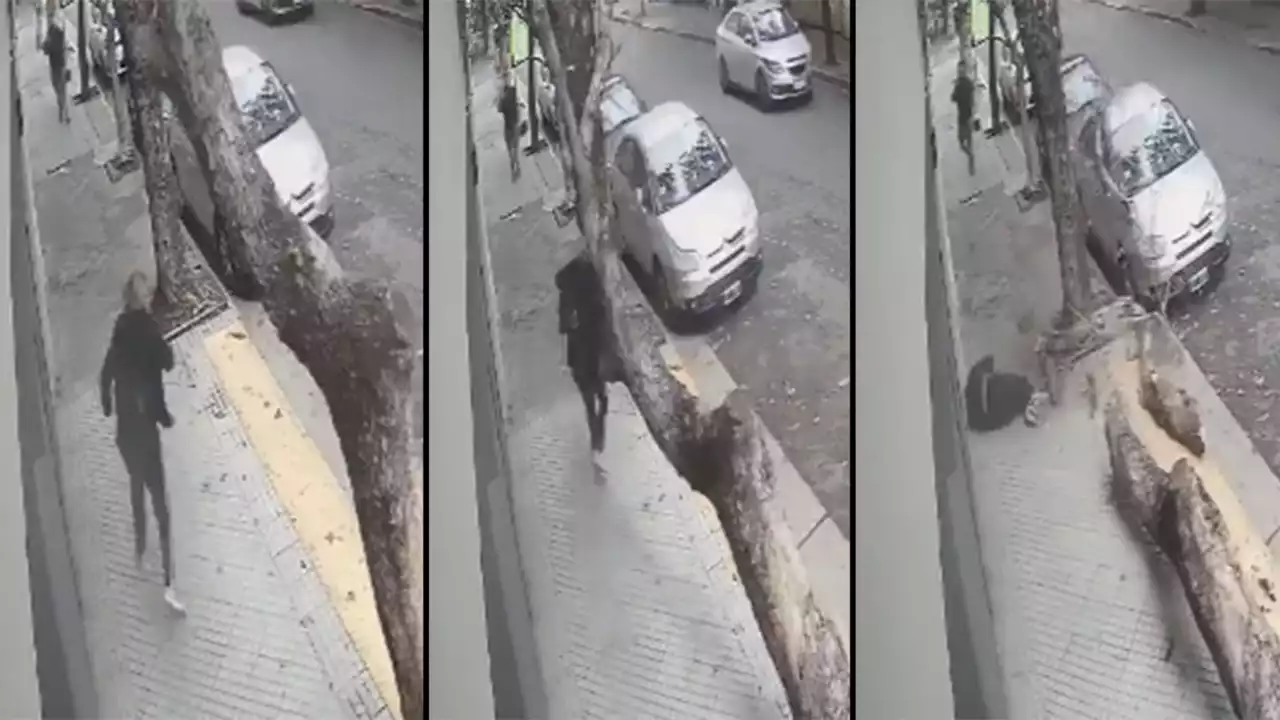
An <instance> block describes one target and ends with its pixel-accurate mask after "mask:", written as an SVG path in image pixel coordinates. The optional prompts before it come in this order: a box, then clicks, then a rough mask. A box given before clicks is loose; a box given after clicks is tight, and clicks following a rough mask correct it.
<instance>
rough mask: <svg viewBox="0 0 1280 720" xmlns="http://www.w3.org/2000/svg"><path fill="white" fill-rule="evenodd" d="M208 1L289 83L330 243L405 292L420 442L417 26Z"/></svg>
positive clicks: (219, 28)
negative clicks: (329, 212)
mask: <svg viewBox="0 0 1280 720" xmlns="http://www.w3.org/2000/svg"><path fill="white" fill-rule="evenodd" d="M205 8H206V11H207V12H208V14H209V17H210V19H211V20H212V22H213V26H214V29H215V31H216V32H217V34H218V39H219V41H220V42H221V43H222V44H223V46H224V47H225V46H228V45H248V46H250V47H252V48H254V49H255V50H257V52H258V53H259V54H260V55H261V56H262V57H264V58H266V59H267V60H268V61H269V62H270V63H271V64H272V65H274V66H275V68H276V70H277V71H278V72H279V73H280V75H281V76H282V77H283V78H284V79H285V81H286V82H288V83H290V84H291V85H293V89H294V92H295V93H296V95H297V97H298V102H299V104H300V105H301V107H302V111H303V113H304V114H305V115H306V117H307V119H308V120H309V121H310V122H311V125H312V127H314V128H315V131H316V134H317V135H319V136H320V142H321V143H322V144H323V145H324V149H325V152H326V154H327V155H328V157H329V163H330V166H331V170H330V172H331V180H332V182H333V187H334V193H335V213H336V223H337V224H336V227H335V229H334V232H333V235H332V236H331V237H330V244H331V246H332V247H333V248H334V250H335V251H336V253H337V255H338V259H339V260H340V261H341V263H342V265H343V267H344V268H345V269H347V270H348V271H349V272H352V273H355V274H361V275H367V276H372V277H379V278H384V279H386V280H388V281H390V282H391V283H392V284H393V285H394V286H395V287H396V288H397V289H399V290H400V291H401V292H402V293H403V296H404V297H405V298H406V300H407V301H408V302H407V303H406V307H405V308H404V309H403V310H404V312H403V317H402V319H403V323H404V326H405V327H406V328H407V329H408V330H409V331H410V333H411V335H412V338H413V342H414V347H416V348H417V349H418V350H419V355H418V359H417V362H416V365H417V367H416V369H415V373H414V381H413V394H414V422H415V432H414V436H415V438H416V440H417V442H418V444H419V446H421V439H422V435H423V419H422V418H423V414H422V397H423V392H422V363H423V360H422V353H421V349H422V328H423V269H424V267H425V266H424V256H423V214H424V212H425V207H426V204H425V201H424V198H425V192H426V190H425V187H426V185H425V183H424V180H423V163H424V159H423V158H424V151H423V129H424V128H425V127H426V126H425V124H424V102H423V100H424V98H423V95H422V88H423V87H424V82H425V74H424V65H425V63H424V57H425V45H424V42H423V35H422V32H421V31H419V30H415V29H411V28H408V27H406V26H403V25H400V24H397V23H395V22H393V21H391V20H387V19H385V18H382V17H378V16H375V15H372V14H369V13H366V12H364V11H361V10H357V9H355V8H353V7H350V6H349V5H346V4H343V3H340V2H325V3H321V7H319V9H318V10H317V12H316V13H315V15H314V16H313V17H311V18H307V19H304V20H302V21H300V22H297V23H293V24H287V25H279V26H274V27H273V26H269V25H267V24H265V23H264V22H263V21H262V20H260V19H258V18H255V17H246V16H242V15H240V14H239V13H238V12H237V11H236V8H235V3H233V2H230V1H229V0H208V1H207V2H205Z"/></svg>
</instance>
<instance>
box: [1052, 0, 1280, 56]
mask: <svg viewBox="0 0 1280 720" xmlns="http://www.w3.org/2000/svg"><path fill="white" fill-rule="evenodd" d="M1077 1H1078V2H1088V3H1093V4H1095V5H1102V6H1103V7H1109V8H1111V9H1113V10H1119V11H1121V12H1133V13H1138V14H1141V15H1146V16H1148V17H1152V18H1155V19H1157V20H1163V21H1165V22H1171V23H1176V24H1178V25H1182V26H1183V27H1185V28H1188V29H1190V30H1194V31H1196V32H1202V33H1209V34H1217V35H1222V36H1225V37H1230V38H1233V39H1237V40H1239V41H1241V42H1243V43H1245V44H1246V45H1249V46H1250V47H1253V48H1254V49H1256V50H1260V51H1262V52H1266V53H1271V54H1272V55H1280V3H1276V2H1275V1H1274V0H1235V1H1233V2H1215V1H1214V0H1210V1H1209V2H1207V3H1206V4H1205V7H1206V12H1205V14H1204V15H1200V16H1198V17H1191V16H1188V15H1187V10H1188V9H1189V8H1190V3H1189V2H1188V1H1187V0H1077Z"/></svg>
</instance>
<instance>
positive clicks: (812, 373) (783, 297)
mask: <svg viewBox="0 0 1280 720" xmlns="http://www.w3.org/2000/svg"><path fill="white" fill-rule="evenodd" d="M614 30H615V37H616V38H617V40H618V41H619V42H620V43H621V46H622V51H621V54H620V56H619V57H618V59H617V60H616V61H615V63H614V69H615V70H616V71H618V72H621V73H622V74H624V75H625V76H626V77H627V78H628V80H630V81H631V84H632V85H633V86H634V87H635V89H636V91H637V92H638V93H639V94H640V95H641V96H642V97H644V98H645V99H646V100H648V101H649V102H650V103H651V104H657V103H660V102H664V101H667V100H680V101H683V102H684V103H686V104H688V105H689V106H690V107H692V108H693V109H694V110H696V111H698V112H699V113H701V114H702V115H703V117H705V118H706V119H707V121H708V122H709V123H710V124H711V126H712V127H714V128H715V129H716V130H717V131H718V132H719V133H720V134H721V135H722V136H723V137H724V138H725V139H726V140H727V141H728V144H729V153H730V155H731V156H732V158H733V160H734V162H735V163H737V165H738V168H739V169H740V170H741V172H742V175H743V177H744V178H746V181H747V184H748V185H750V187H751V189H752V192H753V193H754V194H755V198H756V204H757V205H758V206H759V208H760V227H761V231H762V235H763V237H764V239H765V269H764V274H763V276H762V278H761V284H760V292H759V294H758V295H756V296H755V297H754V298H751V299H750V301H749V302H747V303H746V304H744V305H742V306H741V307H740V308H739V309H737V310H736V311H735V312H733V313H732V314H729V315H727V316H725V317H722V318H719V322H717V323H714V324H712V325H711V326H710V328H709V329H707V331H706V333H705V335H704V339H705V340H706V342H707V343H708V344H709V345H710V346H711V348H713V349H714V351H715V354H716V356H717V357H718V358H719V360H720V362H721V364H723V365H724V367H725V368H726V369H727V370H728V372H729V373H730V374H731V375H732V376H733V378H734V380H735V381H736V382H737V384H738V385H739V386H741V387H743V388H745V389H746V390H747V392H749V393H750V395H751V397H752V398H753V400H754V401H755V405H756V409H757V411H758V412H759V414H760V416H761V418H762V419H763V420H764V422H765V424H766V425H767V426H768V428H769V429H770V431H772V433H773V434H774V435H775V436H776V437H777V438H778V441H779V442H780V443H781V445H782V447H783V449H784V450H785V452H786V454H787V457H788V458H789V459H790V460H791V462H792V463H793V464H795V466H796V467H797V469H798V470H799V471H800V473H801V475H803V476H804V478H805V480H806V481H807V482H808V483H809V484H810V485H811V486H812V487H813V489H814V491H815V493H816V494H817V495H818V497H819V498H820V499H821V501H822V503H823V505H824V506H825V507H826V509H827V510H828V511H829V512H830V513H831V515H832V517H833V518H834V519H835V521H836V524H837V525H838V526H839V527H840V529H841V531H842V532H843V533H844V534H845V535H846V536H848V534H849V502H850V500H849V497H850V496H849V481H850V470H849V437H850V432H851V427H850V424H849V397H850V384H849V377H850V371H851V369H850V347H851V342H852V341H851V336H850V329H851V328H850V325H851V323H852V313H851V308H850V302H851V300H850V298H851V291H852V288H851V285H850V283H851V280H850V278H851V273H852V265H851V260H850V258H851V254H850V251H851V248H850V245H849V242H850V240H849V239H850V233H851V231H852V229H851V227H850V221H851V212H852V211H851V206H850V201H849V185H850V180H849V178H850V177H851V176H852V172H851V167H850V159H851V152H852V145H851V144H850V143H851V141H850V128H851V127H852V117H851V112H852V109H851V107H850V102H849V97H848V95H847V94H845V93H844V92H843V91H841V90H838V89H836V88H835V87H833V86H830V85H827V84H825V83H823V82H821V81H817V82H815V97H814V100H813V102H812V103H811V104H809V105H807V106H802V107H790V108H786V109H781V110H777V111H773V112H761V111H760V110H758V109H757V108H756V107H755V106H754V105H752V104H751V103H750V101H748V100H746V99H743V98H740V97H735V96H727V95H724V94H723V93H721V92H720V87H719V83H718V82H717V78H716V66H715V54H714V51H713V49H712V47H711V46H710V45H708V44H705V43H700V42H697V41H693V40H689V39H686V38H681V37H677V36H673V35H666V34H662V33H655V32H650V31H646V30H640V29H637V28H634V27H630V26H624V25H619V24H615V25H614Z"/></svg>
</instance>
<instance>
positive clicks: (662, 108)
mask: <svg viewBox="0 0 1280 720" xmlns="http://www.w3.org/2000/svg"><path fill="white" fill-rule="evenodd" d="M617 133H618V137H619V140H618V141H617V146H616V149H615V150H614V153H613V157H612V158H611V161H610V164H609V190H610V195H611V197H612V200H613V204H614V208H615V212H616V213H617V219H618V223H619V225H618V227H619V229H620V230H621V234H622V238H623V246H624V248H625V249H626V251H627V254H629V255H630V256H631V257H632V258H634V259H635V260H636V262H637V264H638V265H639V266H640V268H641V269H642V270H643V271H645V272H646V273H647V274H648V275H649V277H650V278H651V279H652V280H653V284H654V290H655V293H654V294H655V296H656V300H657V302H658V304H659V305H660V308H659V309H660V310H661V311H662V312H663V314H664V315H665V316H667V317H669V318H670V317H674V316H676V315H679V314H684V313H689V314H698V313H702V312H705V311H708V310H712V309H714V308H716V307H720V306H725V305H728V304H730V303H733V302H734V301H736V300H738V298H740V297H742V296H744V295H749V294H750V293H751V292H752V291H753V290H754V289H755V285H756V281H757V280H758V278H759V276H760V270H761V268H762V267H763V259H762V251H761V243H760V227H759V211H758V210H757V209H756V202H755V198H754V197H753V196H752V194H751V189H750V188H748V187H747V183H746V181H745V180H743V179H742V175H741V173H739V172H738V169H737V168H736V167H735V166H734V164H733V161H732V159H730V157H729V151H728V148H727V147H726V146H725V143H724V140H723V139H721V138H720V136H719V135H717V134H716V132H715V131H714V130H712V129H711V126H710V125H708V124H707V121H706V120H704V119H702V117H701V116H699V115H698V114H697V113H695V112H694V111H693V110H691V109H690V108H689V107H688V106H687V105H685V104H684V103H680V102H667V103H663V104H661V105H659V106H657V107H655V108H653V109H652V110H650V111H648V112H646V113H644V114H643V115H641V116H639V117H637V118H635V119H633V120H631V121H630V122H628V123H627V124H625V125H623V126H621V127H620V128H618V129H617Z"/></svg>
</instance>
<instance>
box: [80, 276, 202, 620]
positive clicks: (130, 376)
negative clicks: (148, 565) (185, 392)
mask: <svg viewBox="0 0 1280 720" xmlns="http://www.w3.org/2000/svg"><path fill="white" fill-rule="evenodd" d="M148 288H149V285H148V282H147V279H146V277H145V276H144V275H143V274H142V273H141V272H135V273H133V274H132V275H130V276H129V279H128V281H126V282H125V286H124V303H125V307H124V311H123V312H121V313H120V315H119V316H118V317H117V318H116V324H115V329H114V330H113V331H112V333H111V345H110V346H109V347H108V348H107V357H106V360H105V361H104V362H103V363H102V374H101V377H100V383H101V392H102V411H103V413H104V414H105V415H106V416H107V417H110V416H111V414H112V411H113V410H114V411H115V416H116V447H117V448H119V449H120V456H121V457H122V458H123V459H124V466H125V470H126V471H127V472H128V473H129V497H130V500H131V504H132V506H133V542H134V545H133V550H134V561H135V563H136V564H137V565H138V567H139V568H141V566H142V554H143V552H144V551H145V550H146V548H147V508H146V504H145V502H144V497H143V496H144V495H150V496H151V507H152V509H153V510H154V511H155V514H156V525H158V526H159V528H158V529H159V531H160V555H161V559H162V561H163V563H164V600H165V602H166V603H168V605H169V607H170V608H171V609H172V610H173V611H174V612H176V613H178V614H185V613H186V608H184V607H183V606H182V603H180V602H178V597H177V593H176V591H175V590H174V587H173V542H172V534H171V533H172V527H171V526H172V522H171V518H170V514H169V500H168V496H167V495H166V492H165V477H164V457H163V455H162V453H161V448H160V427H166V428H170V427H173V416H172V415H171V414H169V407H168V404H167V403H166V402H165V397H164V380H163V374H164V373H165V372H167V371H169V370H172V369H173V349H172V348H170V347H169V343H168V342H167V341H165V339H164V335H163V334H162V333H161V331H160V325H159V323H157V322H156V319H155V317H154V316H152V314H151V311H150V310H149V309H148V303H147V298H148V297H150V292H149V291H148ZM113 400H114V403H113V402H112V401H113Z"/></svg>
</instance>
